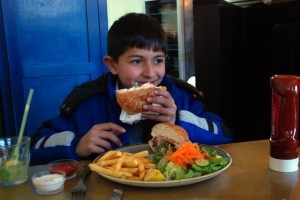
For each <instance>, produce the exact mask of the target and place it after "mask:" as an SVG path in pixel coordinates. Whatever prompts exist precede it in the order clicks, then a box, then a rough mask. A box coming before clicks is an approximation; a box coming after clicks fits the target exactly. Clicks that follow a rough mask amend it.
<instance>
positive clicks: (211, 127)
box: [176, 94, 233, 145]
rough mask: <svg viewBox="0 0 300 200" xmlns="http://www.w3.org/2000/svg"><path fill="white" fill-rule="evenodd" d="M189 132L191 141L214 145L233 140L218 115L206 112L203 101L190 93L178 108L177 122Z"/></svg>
mask: <svg viewBox="0 0 300 200" xmlns="http://www.w3.org/2000/svg"><path fill="white" fill-rule="evenodd" d="M176 123H177V124H178V125H179V126H181V127H183V128H184V129H185V130H186V131H187V132H188V134H189V138H190V140H191V141H192V142H197V143H202V144H208V145H216V144H224V143H231V142H233V137H232V131H231V130H230V128H229V126H228V125H227V124H226V122H225V121H224V120H223V119H222V118H220V117H219V116H218V115H216V114H213V113H210V112H207V111H206V110H205V108H204V105H203V103H202V102H201V101H200V100H197V99H195V98H194V97H193V96H192V95H189V94H186V95H185V102H184V103H183V104H182V106H180V107H179V108H178V116H177V122H176Z"/></svg>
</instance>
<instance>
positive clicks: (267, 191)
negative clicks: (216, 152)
mask: <svg viewBox="0 0 300 200" xmlns="http://www.w3.org/2000/svg"><path fill="white" fill-rule="evenodd" d="M216 147H218V148H220V149H222V150H224V151H226V152H227V153H228V154H229V155H230V156H231V157H232V160H233V162H232V165H231V166H230V167H229V168H228V169H227V170H226V171H225V172H223V173H222V174H220V175H218V176H216V177H214V178H212V179H209V180H206V181H203V182H200V183H196V184H192V185H187V186H179V187H171V188H141V187H133V186H126V185H122V184H118V183H114V182H111V181H109V180H106V179H104V178H102V177H101V176H99V175H98V174H96V173H94V172H92V173H91V174H90V175H89V176H88V177H87V178H86V180H85V182H86V185H87V186H88V189H89V190H88V193H87V195H86V198H85V199H91V200H93V199H95V200H96V199H97V200H99V199H100V200H101V199H109V197H110V195H111V193H112V190H113V189H114V188H121V189H123V191H124V195H123V200H129V199H130V200H132V199H142V200H148V199H149V200H153V199H161V198H163V199H172V200H177V199H185V200H195V199H272V200H274V199H300V182H299V171H297V172H289V173H281V172H275V171H272V170H270V169H269V141H268V140H258V141H251V142H241V143H232V144H226V145H218V146H216ZM89 162H91V161H80V167H79V168H80V169H79V170H78V174H80V173H81V169H82V166H83V165H84V164H86V163H89ZM42 169H46V166H44V165H40V166H32V167H30V170H29V176H30V177H31V176H32V174H33V173H34V172H36V171H38V170H42ZM78 178H79V176H78V175H77V177H76V178H74V179H72V180H68V181H66V184H65V187H64V191H63V192H61V193H58V194H54V195H49V196H43V195H38V194H36V193H35V191H34V189H33V186H32V182H31V180H30V179H29V180H28V181H27V182H26V183H23V184H21V185H18V186H14V187H4V186H0V194H1V199H7V200H8V199H12V200H14V199H69V198H70V194H69V190H70V188H72V187H73V186H74V185H75V184H76V182H77V180H78Z"/></svg>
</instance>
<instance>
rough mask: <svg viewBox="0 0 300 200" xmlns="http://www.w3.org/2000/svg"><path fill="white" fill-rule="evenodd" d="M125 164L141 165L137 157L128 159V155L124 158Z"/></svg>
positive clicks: (129, 165)
mask: <svg viewBox="0 0 300 200" xmlns="http://www.w3.org/2000/svg"><path fill="white" fill-rule="evenodd" d="M123 165H124V166H125V167H137V166H138V165H139V162H138V160H137V159H136V158H134V159H131V158H130V159H128V157H125V158H124V160H123Z"/></svg>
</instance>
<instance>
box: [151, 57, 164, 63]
mask: <svg viewBox="0 0 300 200" xmlns="http://www.w3.org/2000/svg"><path fill="white" fill-rule="evenodd" d="M164 62H165V59H163V58H156V59H155V60H154V64H161V63H164Z"/></svg>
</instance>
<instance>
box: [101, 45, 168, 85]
mask: <svg viewBox="0 0 300 200" xmlns="http://www.w3.org/2000/svg"><path fill="white" fill-rule="evenodd" d="M165 61H166V55H165V54H164V53H163V52H162V51H157V52H154V51H152V50H147V49H139V48H130V49H128V50H127V51H125V53H123V54H122V55H121V56H120V57H119V60H118V63H116V62H115V61H114V60H112V58H111V57H109V56H106V57H105V58H104V62H105V63H106V65H107V67H108V68H109V70H110V71H111V72H112V73H113V74H114V75H118V76H119V79H120V81H121V84H122V87H123V88H130V87H132V86H133V85H134V83H135V82H136V83H137V84H138V85H142V84H144V83H151V84H153V85H156V86H157V85H159V84H160V83H161V81H162V79H163V77H164V75H165Z"/></svg>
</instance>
